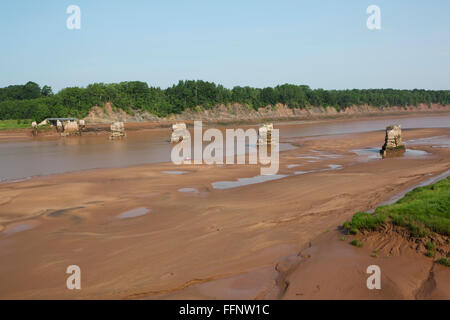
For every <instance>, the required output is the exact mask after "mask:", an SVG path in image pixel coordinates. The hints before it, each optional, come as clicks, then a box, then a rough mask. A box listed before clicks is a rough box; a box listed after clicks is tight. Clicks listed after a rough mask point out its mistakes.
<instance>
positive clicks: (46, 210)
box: [0, 128, 450, 299]
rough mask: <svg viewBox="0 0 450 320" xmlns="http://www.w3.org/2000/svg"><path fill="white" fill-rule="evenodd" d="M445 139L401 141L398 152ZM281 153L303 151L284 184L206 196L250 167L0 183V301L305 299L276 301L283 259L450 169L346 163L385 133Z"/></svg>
mask: <svg viewBox="0 0 450 320" xmlns="http://www.w3.org/2000/svg"><path fill="white" fill-rule="evenodd" d="M448 134H450V131H449V129H439V128H430V129H414V130H405V131H404V140H405V141H409V140H417V139H419V138H427V137H435V136H443V135H448ZM287 140H289V142H291V143H292V144H294V145H296V146H300V147H298V148H295V149H292V150H286V151H283V152H281V154H280V171H279V175H282V177H280V178H279V179H277V180H273V181H268V182H264V183H256V184H252V185H245V186H242V187H239V188H230V189H225V190H221V189H215V188H214V183H215V182H220V181H236V180H237V179H239V178H251V177H256V176H258V175H259V171H260V168H259V166H257V165H223V166H208V165H195V166H194V165H182V166H175V165H173V164H171V163H158V164H157V163H155V164H149V165H140V166H133V167H127V168H120V169H95V170H87V171H82V172H77V173H67V174H60V175H51V176H43V177H39V178H33V179H29V180H26V181H22V182H16V183H6V184H0V195H1V196H0V213H1V214H0V225H2V227H3V228H4V230H3V232H2V233H0V259H1V261H3V262H2V264H0V274H7V275H8V277H7V278H6V279H4V280H3V281H2V282H1V283H0V298H3V299H5V298H21V299H36V298H44V299H46V298H52V299H54V298H57V299H61V298H67V299H78V298H83V299H92V298H101V299H112V298H114V299H162V298H208V299H212V298H219V299H220V298H222V299H228V298H246V299H252V298H270V297H292V298H294V297H296V298H299V297H303V298H307V297H309V296H310V297H312V295H304V296H297V295H296V293H297V292H296V293H294V295H292V296H290V295H289V294H287V291H286V294H283V292H284V290H285V289H283V286H282V284H283V279H284V278H285V277H286V276H285V275H282V273H281V272H280V271H282V270H284V269H286V270H288V269H290V267H289V266H290V264H291V263H296V259H297V258H295V257H294V258H292V259H290V258H288V259H287V258H286V257H292V256H296V255H297V254H298V253H299V252H302V250H304V249H305V248H307V247H308V246H309V243H310V242H311V241H313V242H312V246H314V243H315V242H314V241H315V240H314V239H316V238H317V237H318V236H320V235H321V234H323V233H324V232H325V231H326V230H331V231H332V230H334V229H335V228H336V226H338V225H341V224H342V223H343V222H344V221H345V220H348V219H349V218H350V217H351V216H352V215H353V214H354V213H355V212H357V211H365V210H369V209H371V208H373V207H375V206H376V205H377V204H379V203H381V202H383V201H386V200H388V199H389V198H391V197H392V196H393V195H395V194H397V193H398V192H400V191H402V190H404V189H407V188H409V187H412V186H414V185H417V184H418V183H420V182H421V181H423V180H425V179H428V178H429V177H430V175H431V176H434V175H438V174H440V173H442V172H443V171H446V170H448V169H449V167H450V162H449V159H450V154H449V150H448V148H434V147H433V146H432V145H430V144H423V145H420V144H418V145H414V147H413V149H416V150H421V151H425V152H427V153H419V154H415V153H412V154H411V155H410V156H404V157H400V158H393V159H383V160H381V159H371V158H370V156H365V155H358V154H357V153H355V150H360V149H364V148H370V147H374V146H381V145H380V144H381V143H382V141H383V140H384V131H378V132H363V133H357V134H341V135H332V136H315V137H300V138H289V139H287ZM263 199H264V200H263ZM124 216H125V217H129V218H123V217H124ZM347 245H348V244H347ZM348 247H351V246H349V245H348ZM311 248H312V247H311ZM351 249H354V248H351ZM311 256H312V254H311ZM368 258H370V259H372V258H371V257H370V256H369V257H368ZM286 259H287V260H286ZM292 261H294V262H292ZM349 261H351V259H349ZM333 263H334V262H333V261H331V262H328V265H333ZM72 264H76V265H79V266H80V268H81V270H82V274H84V275H86V276H83V280H82V281H83V282H82V283H83V284H82V286H83V289H82V290H80V291H69V290H67V289H66V287H65V283H66V278H67V274H66V273H65V270H66V268H67V266H69V265H72ZM18 265H20V266H22V267H21V268H17V266H18ZM355 268H356V267H355ZM356 272H358V274H360V275H361V274H364V272H365V270H362V271H361V270H359V269H358V270H357V271H356ZM387 276H389V277H395V274H392V275H391V274H389V273H387ZM361 277H362V276H361ZM323 279H325V277H324V278H323ZM365 279H366V278H364V282H361V286H363V288H366V286H365ZM446 279H447V278H446ZM314 280H316V279H314V278H312V279H311V283H312V282H314ZM319 280H320V278H317V281H319ZM331 284H332V283H330V286H331ZM336 285H337V284H336ZM324 286H326V282H322V284H321V288H322V289H321V290H322V292H323V290H324V289H323V288H324ZM338 288H339V287H338V286H335V287H334V290H337V291H339V289H338ZM330 290H331V289H330ZM361 290H362V289H361ZM365 290H367V288H366V289H365ZM299 292H300V291H299ZM300 293H303V294H305V292H300ZM306 293H307V292H306ZM379 295H380V296H381V297H388V295H387V293H384V291H382V293H380V294H379Z"/></svg>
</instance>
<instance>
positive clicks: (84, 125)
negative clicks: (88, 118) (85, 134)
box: [78, 120, 86, 131]
mask: <svg viewBox="0 0 450 320" xmlns="http://www.w3.org/2000/svg"><path fill="white" fill-rule="evenodd" d="M78 127H79V129H80V131H83V130H84V129H86V122H85V121H84V120H79V121H78Z"/></svg>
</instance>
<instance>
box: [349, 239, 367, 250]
mask: <svg viewBox="0 0 450 320" xmlns="http://www.w3.org/2000/svg"><path fill="white" fill-rule="evenodd" d="M350 244H351V245H352V246H355V247H360V248H362V247H363V246H364V243H363V242H362V241H358V239H354V240H353V241H352V242H350Z"/></svg>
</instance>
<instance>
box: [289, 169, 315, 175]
mask: <svg viewBox="0 0 450 320" xmlns="http://www.w3.org/2000/svg"><path fill="white" fill-rule="evenodd" d="M315 171H316V170H309V171H295V172H294V174H295V175H299V174H306V173H311V172H315Z"/></svg>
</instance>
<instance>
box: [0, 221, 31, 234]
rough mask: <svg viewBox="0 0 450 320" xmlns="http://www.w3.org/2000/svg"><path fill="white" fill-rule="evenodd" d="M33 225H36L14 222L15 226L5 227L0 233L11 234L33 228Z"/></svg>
mask: <svg viewBox="0 0 450 320" xmlns="http://www.w3.org/2000/svg"><path fill="white" fill-rule="evenodd" d="M35 226H36V225H32V224H27V223H21V224H16V225H15V226H12V227H10V228H7V229H5V230H4V231H3V232H2V233H3V234H4V235H7V236H9V235H12V234H15V233H18V232H22V231H26V230H30V229H33V228H34V227H35Z"/></svg>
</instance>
